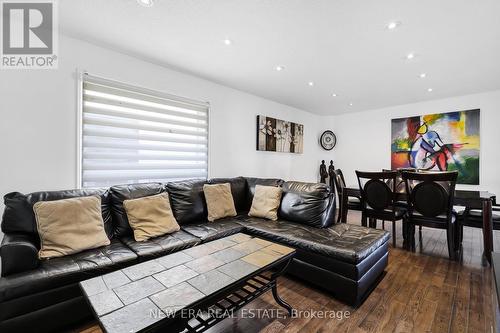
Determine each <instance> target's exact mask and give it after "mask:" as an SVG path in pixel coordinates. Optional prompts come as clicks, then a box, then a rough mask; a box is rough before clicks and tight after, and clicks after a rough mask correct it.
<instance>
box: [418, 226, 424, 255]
mask: <svg viewBox="0 0 500 333" xmlns="http://www.w3.org/2000/svg"><path fill="white" fill-rule="evenodd" d="M418 242H419V243H420V253H422V252H424V239H423V237H422V226H421V225H419V226H418Z"/></svg>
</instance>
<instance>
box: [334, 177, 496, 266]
mask: <svg viewBox="0 0 500 333" xmlns="http://www.w3.org/2000/svg"><path fill="white" fill-rule="evenodd" d="M398 196H400V198H399V199H401V200H406V193H405V192H399V193H398ZM349 197H357V198H361V190H360V189H359V186H348V187H345V188H344V189H343V191H342V198H340V200H341V201H342V207H347V203H348V198H349ZM495 201H496V195H495V194H493V193H491V192H488V191H474V190H455V196H454V199H453V205H455V206H463V207H466V208H469V209H481V210H482V211H483V254H482V264H483V266H487V265H488V264H489V265H491V252H493V203H494V202H495ZM341 211H342V217H341V221H342V222H343V223H346V222H347V209H342V210H341Z"/></svg>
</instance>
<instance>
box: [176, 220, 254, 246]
mask: <svg viewBox="0 0 500 333" xmlns="http://www.w3.org/2000/svg"><path fill="white" fill-rule="evenodd" d="M238 221H239V220H238V217H228V218H225V219H221V220H217V221H214V222H201V223H190V224H187V225H183V226H182V230H184V231H186V232H188V233H190V234H191V235H193V236H196V237H198V238H200V239H201V240H202V241H204V242H207V241H210V240H214V239H218V238H222V237H226V236H230V235H232V234H236V233H238V232H241V231H242V230H243V229H244V227H243V226H242V225H241V224H240V223H238Z"/></svg>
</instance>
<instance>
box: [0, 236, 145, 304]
mask: <svg viewBox="0 0 500 333" xmlns="http://www.w3.org/2000/svg"><path fill="white" fill-rule="evenodd" d="M136 259H137V255H136V254H135V253H134V252H133V251H132V250H131V249H129V248H128V247H126V246H125V245H124V244H122V243H121V242H120V241H119V240H118V239H113V240H112V241H111V244H110V245H108V246H103V247H100V248H97V249H92V250H87V251H84V252H80V253H76V254H72V255H69V256H65V257H60V258H54V259H50V260H44V261H42V262H41V263H40V265H39V266H38V267H37V268H36V269H34V270H31V271H26V272H22V273H18V274H13V275H9V276H7V277H4V278H2V279H0V302H3V301H6V300H10V299H14V298H18V297H22V296H26V295H31V294H34V293H37V292H40V291H45V290H49V289H52V288H59V287H61V286H64V285H68V284H71V283H76V282H79V281H82V280H85V279H88V278H91V277H93V276H97V275H100V274H103V273H105V272H108V271H113V270H116V269H118V268H120V267H123V266H126V265H128V264H131V263H133V262H134V261H135V260H136Z"/></svg>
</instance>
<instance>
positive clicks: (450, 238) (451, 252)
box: [446, 225, 456, 260]
mask: <svg viewBox="0 0 500 333" xmlns="http://www.w3.org/2000/svg"><path fill="white" fill-rule="evenodd" d="M453 229H454V226H453V225H450V226H449V227H448V228H447V229H446V240H447V242H448V257H449V258H450V259H451V260H455V249H456V248H455V235H454V232H453V231H454V230H453Z"/></svg>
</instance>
